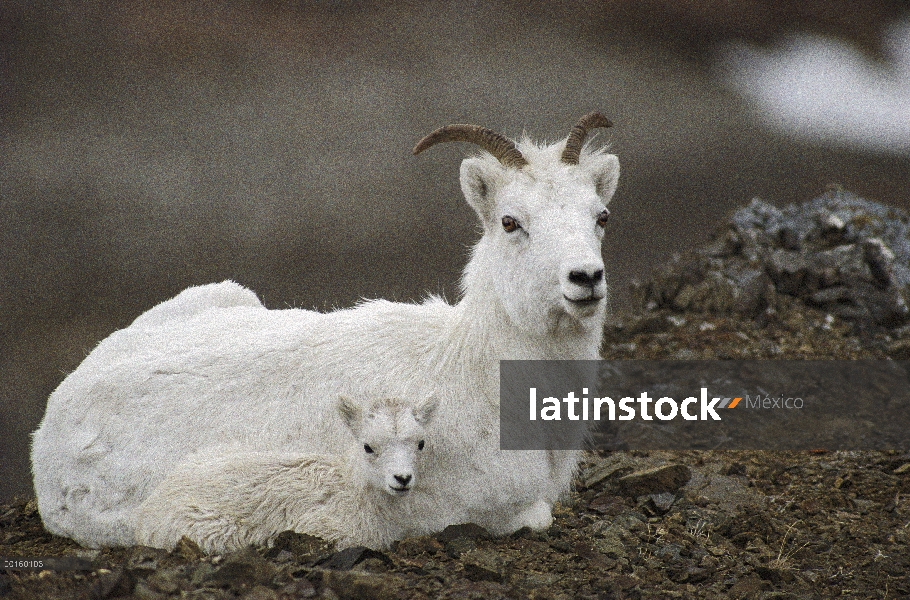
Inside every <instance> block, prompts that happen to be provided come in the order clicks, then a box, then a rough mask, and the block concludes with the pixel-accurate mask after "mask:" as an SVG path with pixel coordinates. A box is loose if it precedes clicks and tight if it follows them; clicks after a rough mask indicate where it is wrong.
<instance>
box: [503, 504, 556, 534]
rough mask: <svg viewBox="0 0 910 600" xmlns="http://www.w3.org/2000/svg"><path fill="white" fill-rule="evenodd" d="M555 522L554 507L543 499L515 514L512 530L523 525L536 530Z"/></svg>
mask: <svg viewBox="0 0 910 600" xmlns="http://www.w3.org/2000/svg"><path fill="white" fill-rule="evenodd" d="M552 524H553V511H552V507H551V506H550V505H549V504H548V503H547V502H545V501H543V500H538V501H537V502H535V503H534V504H532V505H531V506H529V507H528V508H526V509H524V510H523V511H521V512H520V513H518V514H517V515H516V516H515V519H514V520H513V521H512V527H511V529H512V531H517V530H519V529H521V528H522V527H530V528H531V529H533V530H535V531H540V530H543V529H546V528H548V527H549V526H550V525H552Z"/></svg>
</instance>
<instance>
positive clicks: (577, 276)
mask: <svg viewBox="0 0 910 600" xmlns="http://www.w3.org/2000/svg"><path fill="white" fill-rule="evenodd" d="M603 278H604V270H603V269H597V270H596V271H570V272H569V281H571V282H572V283H574V284H575V285H586V286H590V287H594V286H595V285H597V284H598V283H600V280H601V279H603Z"/></svg>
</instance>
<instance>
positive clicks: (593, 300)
mask: <svg viewBox="0 0 910 600" xmlns="http://www.w3.org/2000/svg"><path fill="white" fill-rule="evenodd" d="M562 297H563V298H565V299H566V300H567V301H568V302H569V304H571V305H572V306H591V305H594V304H597V303H598V302H600V301H601V300H603V299H604V297H603V296H595V295H594V294H591V295H590V296H587V297H585V298H578V299H575V298H569V297H568V296H566V295H565V294H563V295H562Z"/></svg>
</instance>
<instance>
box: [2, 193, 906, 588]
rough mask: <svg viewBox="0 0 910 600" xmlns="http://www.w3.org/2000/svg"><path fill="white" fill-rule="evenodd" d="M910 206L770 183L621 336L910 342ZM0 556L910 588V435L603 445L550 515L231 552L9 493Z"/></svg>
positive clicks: (145, 581)
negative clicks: (76, 516) (84, 519)
mask: <svg viewBox="0 0 910 600" xmlns="http://www.w3.org/2000/svg"><path fill="white" fill-rule="evenodd" d="M907 222H908V219H907V215H905V214H903V213H900V212H899V211H894V210H892V209H886V208H882V207H880V206H879V205H874V204H872V203H867V202H865V201H861V200H859V199H857V198H855V197H852V196H850V195H849V194H845V193H842V192H839V191H833V192H832V193H830V194H828V195H827V196H826V197H823V198H821V199H818V200H816V201H813V203H807V204H805V205H803V206H801V207H792V208H790V209H786V210H784V211H779V210H777V209H775V208H773V207H771V206H769V205H766V204H764V203H760V202H758V203H756V202H753V203H752V204H751V205H750V206H749V207H747V208H745V209H743V210H742V211H739V212H738V213H737V214H736V215H735V216H734V217H733V218H732V219H731V222H730V223H729V224H728V225H725V226H724V227H723V228H721V230H719V232H718V235H717V237H716V239H715V240H714V242H713V243H712V244H711V245H709V246H708V247H706V248H705V249H703V250H701V251H699V252H696V253H694V254H693V255H691V256H687V257H681V258H680V259H679V260H677V261H674V262H673V263H672V264H671V265H668V266H667V267H666V268H664V269H662V270H661V271H659V272H658V273H656V274H655V276H654V278H653V279H652V280H651V281H649V282H646V283H644V284H642V285H641V286H639V288H638V293H639V301H640V303H641V308H640V310H634V311H632V313H631V314H629V315H625V316H622V317H616V318H614V319H613V320H612V321H611V323H610V324H609V325H608V327H607V332H606V340H605V345H604V356H605V358H608V359H622V358H632V357H634V358H653V359H659V358H677V359H679V358H684V359H688V358H693V359H694V358H718V359H728V358H770V359H782V358H794V359H806V358H817V359H825V358H840V359H856V358H887V357H891V358H895V359H906V358H910V328H907V326H906V321H907V310H906V302H905V301H904V299H905V297H906V289H907V284H908V274H910V270H908V267H907V265H908V264H910V260H908V256H905V255H904V252H905V247H906V246H904V245H903V244H906V242H907V236H906V231H907V228H906V225H907ZM0 557H4V558H9V557H31V558H39V557H78V558H80V559H81V560H82V566H83V567H84V569H83V570H70V571H63V570H51V569H44V570H41V569H37V570H32V571H27V570H22V569H18V570H16V569H14V570H7V571H5V572H4V571H3V570H2V569H0V597H4V598H16V599H19V598H23V599H24V598H58V597H59V598H70V597H72V598H126V597H128V598H144V599H165V598H177V597H180V598H200V599H201V598H205V599H218V598H249V599H263V600H264V599H277V598H310V597H312V598H424V597H430V598H434V597H442V598H674V597H676V598H703V597H704V598H829V597H835V596H838V597H851V598H901V597H910V452H907V449H901V450H895V451H889V452H833V451H829V450H827V449H825V448H818V449H815V450H812V451H807V452H799V453H797V452H791V453H781V452H760V451H748V452H747V451H737V452H734V451H719V450H718V451H684V452H612V453H606V452H598V453H590V454H589V455H588V456H587V457H586V460H585V462H584V464H583V465H582V469H581V472H580V474H579V477H578V479H577V483H576V488H575V490H574V491H573V493H572V494H571V496H570V497H569V498H567V499H566V501H565V502H564V503H563V504H561V505H558V506H557V508H556V510H555V522H554V524H553V525H552V527H550V529H548V530H547V531H545V532H531V531H525V530H523V531H519V532H516V533H515V534H513V535H511V536H508V537H500V538H493V537H491V536H490V535H488V534H487V532H485V531H484V530H483V529H481V528H479V527H477V526H474V525H470V524H468V525H460V526H453V527H450V528H448V529H446V530H445V531H443V532H441V533H440V534H438V535H436V536H433V537H423V538H415V539H406V540H402V541H401V542H398V543H397V544H396V545H395V546H394V547H393V548H392V549H390V550H389V551H386V552H374V551H370V550H366V549H349V550H344V551H341V552H334V551H333V549H332V548H330V547H329V546H328V545H326V544H325V543H323V542H321V541H320V540H317V539H315V538H311V537H308V536H305V535H300V534H293V533H290V532H287V533H285V534H282V536H281V537H280V538H279V540H278V542H277V543H276V544H275V546H274V547H272V548H249V549H247V550H244V551H241V552H236V553H231V554H227V555H224V556H203V555H202V553H200V552H199V551H198V548H196V547H195V546H194V545H193V544H192V543H182V544H181V545H180V546H178V548H177V550H175V551H174V552H171V553H168V552H164V551H159V550H153V549H149V548H143V547H135V548H128V549H114V550H102V551H88V550H85V549H82V548H80V547H79V546H78V545H76V544H75V543H73V542H70V541H68V540H65V539H61V538H56V537H54V536H51V535H50V534H47V533H45V532H44V530H43V528H42V526H41V521H40V517H39V515H38V513H37V510H36V506H35V502H34V501H25V500H23V501H20V502H15V503H13V504H10V505H6V506H0ZM0 567H2V565H0Z"/></svg>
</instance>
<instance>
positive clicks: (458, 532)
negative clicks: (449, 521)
mask: <svg viewBox="0 0 910 600" xmlns="http://www.w3.org/2000/svg"><path fill="white" fill-rule="evenodd" d="M492 537H493V536H491V535H490V532H489V531H487V530H486V529H484V528H483V527H481V526H480V525H477V524H476V523H464V524H462V525H449V526H448V527H446V528H445V529H443V530H442V531H441V532H440V533H437V534H436V539H437V540H439V541H440V542H443V543H445V542H448V541H451V540H454V539H456V538H468V539H472V540H489V539H492Z"/></svg>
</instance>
